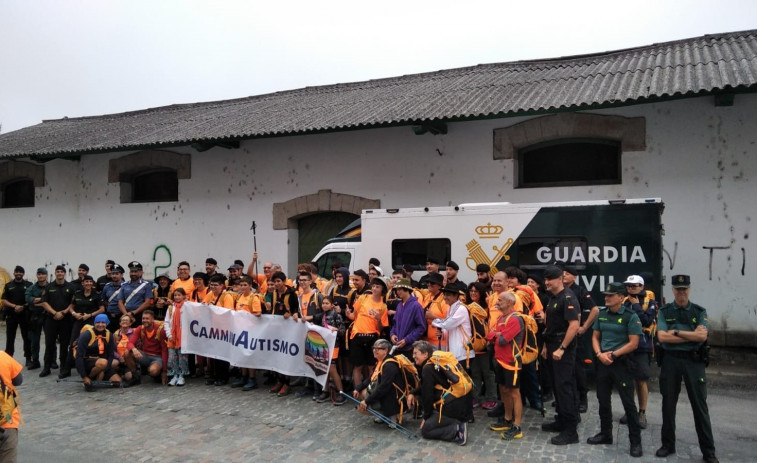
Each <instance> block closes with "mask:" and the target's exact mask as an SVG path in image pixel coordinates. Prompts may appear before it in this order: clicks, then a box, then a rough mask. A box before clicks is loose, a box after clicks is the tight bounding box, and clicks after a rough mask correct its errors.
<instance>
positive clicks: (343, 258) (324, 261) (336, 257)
mask: <svg viewBox="0 0 757 463" xmlns="http://www.w3.org/2000/svg"><path fill="white" fill-rule="evenodd" d="M337 261H338V262H341V263H342V265H343V266H344V267H347V268H350V261H352V254H350V253H349V252H329V253H326V254H324V255H322V256H321V257H319V258H318V260H317V261H316V264H318V275H319V276H321V277H322V278H326V279H328V280H330V279H331V278H333V275H331V266H332V265H334V262H337Z"/></svg>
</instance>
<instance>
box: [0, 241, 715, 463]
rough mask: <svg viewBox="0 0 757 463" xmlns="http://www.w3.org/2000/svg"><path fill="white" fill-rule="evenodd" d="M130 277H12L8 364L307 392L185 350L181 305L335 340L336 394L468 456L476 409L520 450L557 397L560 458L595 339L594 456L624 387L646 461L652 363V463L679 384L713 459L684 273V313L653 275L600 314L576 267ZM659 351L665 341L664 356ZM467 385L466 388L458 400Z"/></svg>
mask: <svg viewBox="0 0 757 463" xmlns="http://www.w3.org/2000/svg"><path fill="white" fill-rule="evenodd" d="M127 267H128V269H129V272H128V280H125V279H124V273H125V269H124V268H123V267H122V266H120V265H118V264H116V263H115V262H114V261H112V260H108V261H107V262H106V265H105V272H106V273H105V275H103V276H101V277H100V278H98V279H97V280H95V279H94V278H93V277H92V276H90V275H89V267H88V266H87V265H85V264H82V265H80V266H79V268H78V272H77V273H78V278H77V279H76V280H74V281H71V282H69V281H66V268H65V267H64V266H61V265H59V266H57V267H56V268H55V274H54V279H53V280H52V281H48V272H47V269H46V268H44V267H40V268H38V269H37V273H36V282H34V283H31V282H29V281H27V280H25V279H24V275H25V272H24V269H23V268H22V267H21V266H17V267H16V268H15V270H14V279H13V280H12V281H11V282H9V283H8V284H7V285H6V286H5V290H4V292H3V295H2V305H3V307H4V309H5V316H6V326H7V345H6V353H7V354H8V355H9V356H11V357H12V356H13V354H14V345H15V338H16V332H17V330H18V328H20V331H21V335H22V337H23V346H24V347H23V350H24V352H23V353H24V357H25V361H26V368H27V370H34V369H38V368H41V372H40V376H41V377H45V376H48V375H50V374H51V371H52V370H53V369H56V368H60V371H59V374H58V377H59V378H61V379H62V378H66V377H68V376H70V375H71V371H72V369H74V368H75V369H76V371H77V373H78V374H79V375H80V376H81V378H82V383H83V384H84V388H85V389H86V390H88V391H91V390H92V389H93V388H94V384H99V383H102V382H109V383H112V384H120V385H125V386H132V385H136V384H139V383H140V381H141V378H142V377H143V375H149V376H151V377H153V378H154V379H155V381H160V382H162V383H163V384H168V385H170V386H177V387H181V386H183V385H184V384H185V378H187V377H188V376H189V375H190V374H191V373H194V374H195V375H196V376H199V377H203V378H205V382H206V384H207V385H215V386H223V385H227V384H229V383H230V385H231V386H232V387H240V388H242V389H243V390H252V389H255V388H257V387H258V382H257V381H258V379H259V378H258V377H259V376H264V377H265V383H266V385H267V386H270V388H269V392H271V393H273V394H276V395H278V396H286V395H288V394H290V393H291V391H292V387H293V386H294V385H295V384H296V383H297V381H299V379H297V378H290V377H288V376H286V375H283V374H280V373H278V372H274V371H271V372H261V373H263V374H262V375H259V374H257V372H256V371H254V370H252V369H247V368H241V367H238V366H235V365H229V363H228V362H225V361H224V360H222V359H213V358H203V357H200V356H194V355H187V354H185V353H183V352H182V349H181V313H182V306H183V304H184V302H185V301H193V302H200V303H206V304H213V305H215V306H218V307H223V308H226V309H229V310H240V311H247V312H249V313H251V314H253V315H255V316H261V315H263V314H271V315H277V316H282V317H284V318H287V319H289V318H291V319H292V320H294V321H295V322H299V321H302V322H305V321H307V322H311V323H314V324H317V325H321V326H324V327H328V328H329V329H331V330H333V331H335V332H336V333H337V344H336V347H335V349H334V352H333V358H332V364H331V368H330V371H329V378H330V381H331V384H332V385H333V388H334V389H335V390H336V391H343V390H345V391H352V394H351V395H353V396H354V398H355V399H356V400H359V401H360V405H359V406H358V410H359V411H363V412H365V411H366V410H367V409H368V408H369V407H371V408H372V409H373V410H380V411H381V412H382V413H383V414H384V415H387V416H388V417H390V418H391V419H393V420H396V421H397V422H398V423H401V422H402V416H403V414H404V412H405V411H409V410H413V411H414V412H415V413H416V414H417V415H418V416H419V417H421V418H422V422H421V433H422V435H423V436H424V437H426V438H434V439H443V440H449V441H454V442H457V443H458V444H461V445H464V444H465V443H466V441H467V424H468V423H470V422H473V408H474V407H477V406H481V407H483V408H486V409H488V415H489V416H491V417H493V418H496V421H495V422H493V423H492V424H490V426H489V427H490V428H491V429H492V430H494V431H497V432H499V433H500V436H501V437H502V438H503V439H507V440H512V439H519V438H521V437H522V436H523V431H522V429H523V427H522V422H521V420H522V417H523V407H524V406H530V407H532V408H535V409H537V410H539V411H541V412H542V414H544V413H545V411H546V407H545V406H544V405H545V403H546V402H547V401H550V400H551V398H552V397H554V402H555V403H554V405H555V407H556V412H557V414H556V418H555V420H554V421H550V422H545V423H543V424H542V430H544V431H548V432H556V433H558V434H557V435H556V436H554V437H553V438H552V439H551V440H550V442H551V443H552V444H554V445H568V444H573V443H577V442H578V433H577V426H578V423H579V422H580V414H581V413H583V412H586V410H587V408H588V404H587V393H588V388H587V386H586V379H585V372H584V367H583V364H582V362H580V361H578V360H577V359H578V358H580V356H581V355H582V354H581V353H580V352H579V349H580V346H581V343H579V342H578V339H579V337H581V336H583V335H584V334H585V333H587V331H588V330H589V329H592V330H593V331H592V334H591V346H592V348H593V350H594V352H593V354H594V356H596V359H597V362H595V363H596V389H597V391H596V392H597V399H598V402H599V415H600V421H601V432H600V433H599V434H597V435H596V436H593V437H590V438H589V439H588V440H587V442H588V443H589V444H608V443H612V413H611V409H610V394H611V390H612V388H613V387H615V388H616V390H617V391H618V393H619V395H620V397H621V401H622V403H623V407H624V410H625V415H624V417H623V418H622V419H621V423H625V424H627V425H628V430H629V439H630V444H631V446H630V454H631V455H632V456H634V457H638V456H641V455H642V447H641V435H640V429H642V428H644V427H646V425H647V420H646V406H647V396H648V388H647V381H648V379H649V376H650V364H651V359H652V357H653V353H654V355H655V356H656V357H658V358H660V357H661V358H662V361H661V366H662V370H661V372H660V384H661V392H662V394H663V428H662V443H663V445H662V447H661V448H660V449H659V450H658V451H657V456H660V457H664V456H667V455H669V454H672V453H674V452H675V408H676V403H677V400H678V394H679V392H680V383H681V379H683V380H684V381H685V382H686V387H687V392H688V393H689V396H690V399H691V402H692V408H693V409H694V414H695V418H696V423H697V428H696V430H697V434H698V437H699V442H700V447H701V449H702V452H703V455H704V457H705V461H708V462H713V461H717V458H716V457H715V448H714V442H713V438H712V431H711V427H710V422H709V416H708V412H707V404H706V390H705V383H704V381H702V380H701V379H702V378H704V364H703V360H702V356H701V355H700V352H701V351H702V349H701V348H700V347H701V346H702V345H703V343H705V342H706V339H707V315H706V311H705V310H704V309H703V308H701V307H699V306H697V305H696V304H692V303H691V302H690V301H689V299H688V295H689V285H690V279H689V277H688V276H686V275H677V276H674V277H673V288H674V296H675V301H674V302H673V303H671V304H667V305H666V306H664V307H662V308H659V307H658V305H657V303H656V302H655V297H654V294H652V293H651V291H646V290H645V289H644V279H643V277H642V276H640V275H631V276H629V277H628V278H627V279H626V280H625V282H624V283H619V282H613V283H610V284H608V285H607V287H606V288H605V291H604V292H603V294H604V296H605V307H604V308H602V309H599V307H597V305H596V304H595V303H594V302H593V301H592V298H591V295H590V294H589V292H588V291H586V289H584V288H581V287H580V286H578V285H577V284H576V280H577V278H576V277H577V273H578V272H577V270H576V268H575V267H574V266H572V265H569V264H565V263H555V265H551V266H547V267H546V268H545V269H544V270H543V272H541V273H540V274H530V275H528V274H526V273H525V272H523V271H522V270H521V269H519V268H517V267H514V266H513V267H508V268H506V269H504V271H497V270H496V269H495V271H492V269H491V267H490V266H489V265H487V264H479V265H478V267H477V268H476V271H477V280H476V281H474V282H472V283H470V284H465V283H463V282H461V281H460V280H459V279H458V277H457V273H458V271H459V266H458V264H456V263H455V262H453V261H448V262H446V263H445V272H444V273H441V272H440V263H439V261H438V260H436V259H434V258H432V257H429V258H428V260H427V262H426V271H427V273H426V274H425V275H424V276H423V277H422V278H421V279H420V280H419V281H415V280H414V279H413V275H412V271H410V270H409V269H407V268H400V269H397V270H394V271H393V272H392V274H391V275H384V272H383V270H382V269H381V267H380V262H379V261H378V260H376V259H371V261H370V262H369V266H368V271H367V272H366V271H364V270H362V269H360V270H356V271H354V272H353V273H352V274H350V272H349V270H348V269H347V268H346V267H344V266H342V265H341V264H340V263H336V264H335V265H334V266H333V267H332V269H331V278H329V279H327V278H323V277H322V276H321V275H319V272H318V268H317V267H316V266H315V264H314V263H303V264H300V265H299V266H298V268H297V273H296V277H295V278H294V280H292V279H289V278H287V276H286V274H285V273H284V272H283V270H282V268H281V266H279V265H276V264H274V263H271V262H266V263H264V264H263V266H262V269H263V272H262V273H260V274H259V273H257V271H256V269H257V253H255V254H254V255H253V259H252V262H251V263H250V264H249V266H248V267H247V269H245V268H244V264H243V263H242V262H241V261H239V260H237V261H235V262H234V264H232V265H231V266H229V267H228V269H227V270H228V274H222V273H220V272H218V264H217V261H216V260H215V259H213V258H208V259H207V260H206V262H205V269H204V270H205V271H204V272H196V273H194V274H193V275H192V276H190V264H189V263H188V262H181V263H179V265H178V267H177V278H176V279H171V278H170V277H169V276H168V275H167V274H163V275H160V276H158V277H157V278H156V279H155V281H154V282H152V281H148V280H146V279H144V278H143V267H142V265H141V264H140V263H139V262H137V261H134V262H130V263H129V264H128V265H127ZM530 319H533V320H534V321H535V322H536V325H537V326H538V334H537V340H538V349H539V353H540V355H539V357H540V358H539V359H538V363H539V367H538V368H537V366H536V363H537V362H524V361H523V358H524V357H523V356H522V350H523V349H524V348H525V347H526V338H527V335H528V326H529V325H528V322H529V320H530ZM482 329H483V332H482ZM43 332H44V340H45V350H44V356H43V358H42V362H40V349H41V347H40V342H41V334H42V333H43ZM482 334H483V339H482V337H481V335H482ZM656 340H658V341H659V343H661V344H660V345H659V346H657V347H655V341H656ZM58 345H59V346H60V349H59V352H57V353H56V349H57V346H58ZM440 352H446V353H449V354H451V355H446V356H447V357H451V358H453V359H454V363H456V365H454V367H455V368H458V367H459V368H460V369H461V370H460V371H461V372H462V373H463V374H462V375H460V374H457V375H454V374H453V375H450V374H449V371H448V370H450V368H449V367H447V369H446V370H445V368H440V366H439V363H438V358H439V357H440V356H441V354H439V353H440ZM663 354H664V355H663ZM400 356H401V357H402V359H403V361H400V358H399V357H400ZM404 360H409V361H407V362H406V361H404ZM411 363H414V364H415V365H414V368H411V367H410V366H409V365H410V364H411ZM408 372H410V373H408ZM0 375H1V372H0ZM232 375H235V377H234V378H233V379H232ZM18 376H19V377H20V374H18ZM461 376H464V378H461ZM169 377H170V380H169ZM413 377H414V378H415V380H412V379H413ZM3 378H4V377H3ZM13 378H15V376H13ZM466 378H467V379H466ZM465 381H468V382H469V383H470V387H469V388H466V387H462V386H461V384H463V383H465ZM461 382H462V383H461ZM14 384H15V383H14ZM461 387H462V389H461ZM461 390H462V392H460V391H461ZM298 394H299V395H306V394H312V398H313V400H315V401H317V402H319V403H323V402H326V401H329V400H331V401H333V402H334V404H335V405H341V404H343V403H344V402H345V398H344V396H338V397H337V398H334V397H330V394H329V391H328V389H326V390H323V389H322V388H320V386H319V385H318V384H317V383H314V384H311V385H310V387H309V388H305V389H303V390H302V391H300V392H298ZM634 394H636V395H637V396H638V401H639V404H638V408H637V406H636V403H635V401H634ZM437 415H438V417H437ZM3 426H5V425H3Z"/></svg>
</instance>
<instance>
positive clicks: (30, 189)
mask: <svg viewBox="0 0 757 463" xmlns="http://www.w3.org/2000/svg"><path fill="white" fill-rule="evenodd" d="M10 207H34V181H33V180H32V179H30V178H22V179H16V180H11V181H9V182H6V183H5V184H4V185H3V208H10Z"/></svg>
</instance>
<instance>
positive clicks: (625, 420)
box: [620, 414, 628, 424]
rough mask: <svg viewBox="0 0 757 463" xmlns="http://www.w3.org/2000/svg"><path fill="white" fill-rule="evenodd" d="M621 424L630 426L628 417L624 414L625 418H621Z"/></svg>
mask: <svg viewBox="0 0 757 463" xmlns="http://www.w3.org/2000/svg"><path fill="white" fill-rule="evenodd" d="M620 424H628V415H626V414H623V416H621V417H620Z"/></svg>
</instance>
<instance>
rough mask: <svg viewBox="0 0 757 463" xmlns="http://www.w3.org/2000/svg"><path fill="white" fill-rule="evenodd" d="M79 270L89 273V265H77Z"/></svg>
mask: <svg viewBox="0 0 757 463" xmlns="http://www.w3.org/2000/svg"><path fill="white" fill-rule="evenodd" d="M79 268H80V269H82V270H86V271H88V272H89V265H87V264H79Z"/></svg>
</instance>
